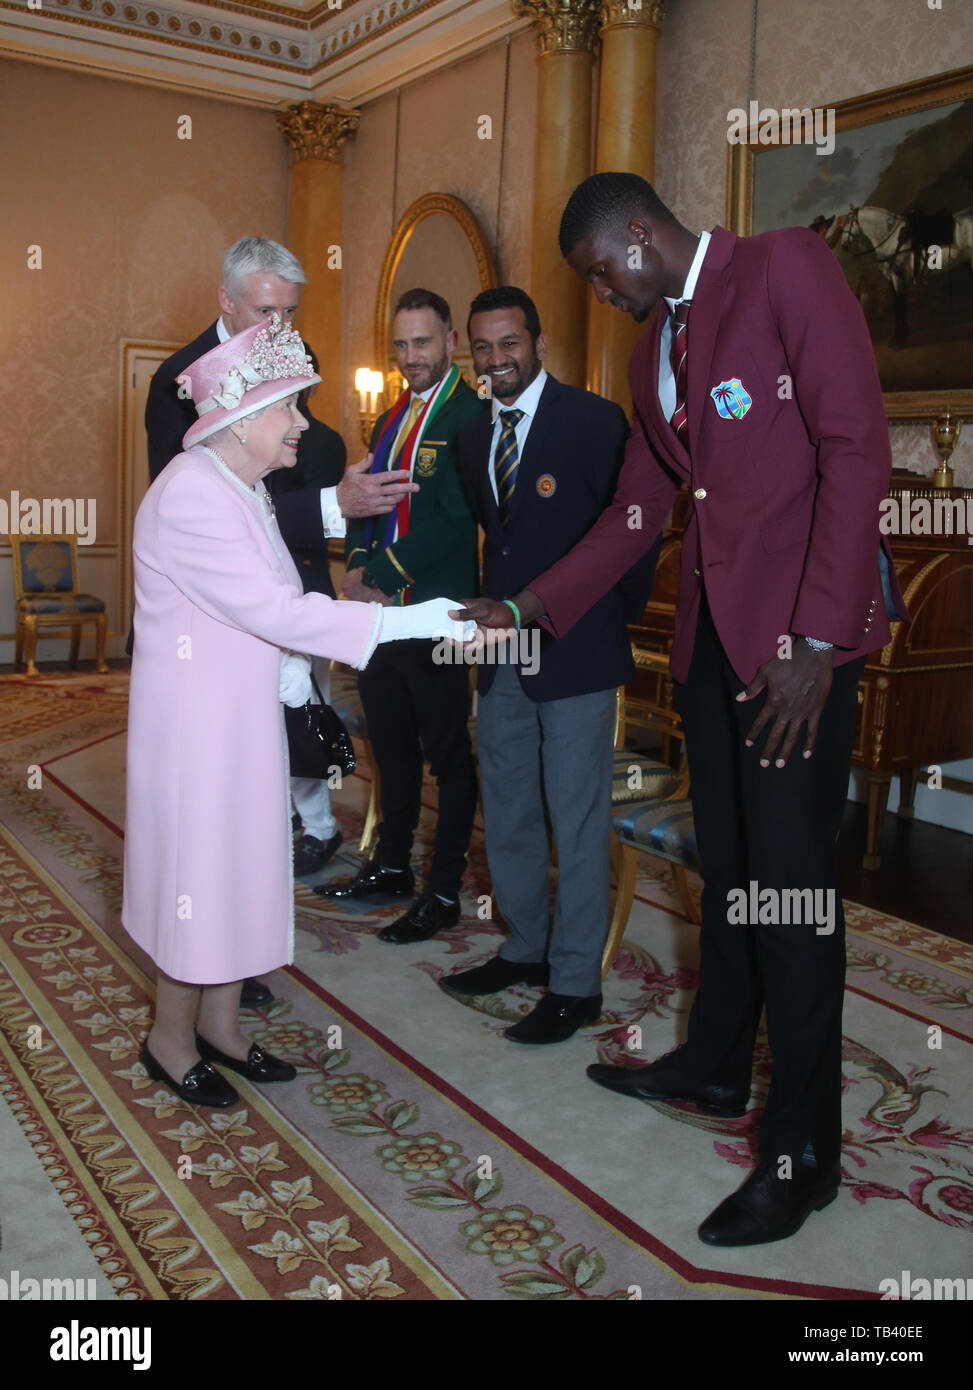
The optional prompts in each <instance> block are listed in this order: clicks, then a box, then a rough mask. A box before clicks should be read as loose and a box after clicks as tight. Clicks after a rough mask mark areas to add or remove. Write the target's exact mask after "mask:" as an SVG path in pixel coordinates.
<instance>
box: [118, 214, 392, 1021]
mask: <svg viewBox="0 0 973 1390" xmlns="http://www.w3.org/2000/svg"><path fill="white" fill-rule="evenodd" d="M306 283H307V276H306V275H305V273H304V269H303V267H302V265H301V263H300V261H299V260H298V259H297V257H296V256H294V255H293V254H292V253H291V252H290V251H288V250H287V247H286V246H281V245H280V243H279V242H276V241H271V240H270V239H269V238H267V237H241V238H240V240H239V241H237V242H236V243H235V244H234V245H233V246H231V247H230V249H229V251H228V252H227V253H226V255H225V256H224V258H223V267H222V275H221V279H220V287H219V303H220V311H221V312H220V317H219V318H218V319H217V320H216V322H215V323H211V324H210V326H209V327H208V328H207V329H206V330H205V331H204V332H203V333H201V334H200V335H199V337H198V338H196V339H195V340H194V341H193V342H191V343H189V344H187V346H186V347H184V348H180V350H179V351H178V352H176V353H173V355H172V356H171V357H169V358H167V360H166V361H165V362H163V363H162V365H161V366H160V367H159V368H158V369H157V370H156V372H155V374H154V376H153V377H152V381H151V384H150V386H149V394H148V399H147V401H146V406H145V429H146V434H147V437H148V454H149V475H150V477H152V478H153V479H154V478H156V477H157V476H158V475H159V474H160V473H161V472H162V470H163V468H165V466H166V464H168V463H169V461H170V460H171V459H173V458H175V456H176V455H177V454H180V453H182V439H183V435H184V434H185V433H186V431H187V430H188V429H189V427H190V425H192V424H194V423H195V421H196V418H197V417H196V411H195V408H194V406H193V402H192V400H191V399H189V398H188V397H186V396H183V395H181V394H180V392H179V390H178V388H177V386H176V378H177V377H178V376H179V375H180V374H181V373H182V372H184V371H185V370H186V368H187V367H189V366H190V364H191V363H193V362H195V361H196V360H197V359H198V358H200V357H202V355H203V354H204V353H206V352H209V351H210V350H211V349H212V348H215V347H216V346H217V344H218V343H225V342H226V341H227V339H228V338H232V337H233V336H234V335H235V334H237V333H242V332H243V330H244V329H245V328H252V327H253V325H254V324H257V323H260V322H261V321H262V320H263V319H269V317H270V315H271V314H274V313H276V314H279V315H280V317H281V318H282V319H283V320H284V322H285V323H290V322H291V321H292V319H293V317H294V314H295V312H296V311H297V307H298V303H299V300H300V293H301V286H302V285H304V284H306ZM332 433H333V432H332ZM309 434H310V432H306V433H305V434H303V435H302V436H301V443H300V444H299V446H298V454H297V461H298V467H301V449H302V446H304V447H305V448H306V447H307V441H308V436H309ZM335 440H336V441H337V442H339V443H340V436H338V435H335ZM342 451H343V445H342ZM370 464H371V455H369V456H368V457H367V458H365V459H362V460H361V461H360V462H359V463H356V464H351V465H350V466H349V467H348V468H347V470H346V471H345V474H344V476H343V477H342V479H341V482H340V483H338V484H337V486H335V487H304V488H298V489H295V490H293V491H285V490H277V489H274V488H273V487H272V485H271V480H272V479H273V478H274V474H270V475H269V478H268V487H269V488H270V489H271V491H272V495H273V498H274V508H275V511H276V515H277V523H278V526H279V527H280V532H281V535H282V536H283V538H284V541H285V542H286V544H287V546H288V549H289V550H291V551H292V552H295V551H300V552H302V553H307V552H313V551H317V552H322V553H323V554H325V555H326V554H327V548H328V538H329V537H330V536H343V535H344V533H345V528H344V518H345V517H353V516H374V515H376V514H380V515H382V514H385V513H387V512H390V511H391V510H392V509H393V507H396V506H397V505H398V503H399V500H400V498H402V497H404V496H405V495H406V493H409V492H417V491H418V490H419V489H418V485H416V484H414V483H411V482H410V481H409V474H408V473H407V472H404V471H401V470H400V471H398V472H395V473H380V474H370V473H369V472H368V468H369V466H370ZM318 674H319V682H320V678H321V676H322V675H323V672H319V673H318ZM324 696H325V699H327V691H326V690H325V691H324ZM291 792H292V795H293V798H294V804H295V806H296V808H297V812H298V815H299V816H300V817H301V822H302V825H303V827H304V831H305V833H304V835H303V837H302V840H301V843H300V846H299V851H300V855H299V860H300V862H299V863H298V864H297V865H296V867H298V869H300V868H301V867H302V865H303V872H305V873H309V872H313V871H315V870H317V869H320V868H323V867H324V865H325V864H326V863H327V862H328V860H329V859H330V858H331V857H332V855H333V854H334V852H335V850H336V849H337V848H338V846H339V844H340V843H341V836H340V834H338V833H337V826H336V824H335V822H334V818H333V816H332V814H331V805H330V799H329V796H328V785H327V783H326V782H323V781H321V782H311V781H309V780H308V779H306V778H304V779H298V778H293V779H292V781H291ZM272 997H273V996H272V994H271V992H270V990H269V989H268V987H267V986H266V985H265V984H263V983H262V982H261V981H260V980H246V981H244V986H243V997H242V1003H243V1004H244V1005H253V1004H263V1003H267V1002H269V1000H270V999H272Z"/></svg>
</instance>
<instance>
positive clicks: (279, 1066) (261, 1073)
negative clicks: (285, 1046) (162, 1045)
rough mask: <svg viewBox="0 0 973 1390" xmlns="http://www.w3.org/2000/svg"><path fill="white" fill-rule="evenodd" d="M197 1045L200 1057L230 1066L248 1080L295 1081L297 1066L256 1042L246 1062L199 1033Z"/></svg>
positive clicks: (223, 1065) (222, 1065)
mask: <svg viewBox="0 0 973 1390" xmlns="http://www.w3.org/2000/svg"><path fill="white" fill-rule="evenodd" d="M196 1046H197V1047H198V1048H199V1055H200V1057H204V1058H205V1059H206V1061H207V1062H219V1064H220V1066H221V1067H229V1068H230V1070H231V1071H235V1072H237V1073H238V1074H239V1075H240V1076H243V1077H245V1078H246V1079H247V1081H257V1082H264V1081H293V1080H294V1078H295V1076H297V1068H296V1067H292V1066H291V1064H290V1062H282V1061H281V1060H280V1058H279V1057H274V1056H272V1055H271V1054H270V1053H269V1052H265V1051H264V1050H263V1048H262V1047H259V1046H258V1045H257V1044H256V1043H253V1045H252V1046H251V1048H250V1051H249V1052H248V1053H247V1058H246V1061H245V1062H244V1061H241V1060H240V1058H239V1057H230V1056H228V1055H227V1053H225V1052H221V1051H220V1049H219V1048H218V1047H214V1046H213V1044H212V1043H208V1042H207V1041H206V1039H205V1038H203V1037H200V1035H199V1034H198V1033H197V1034H196Z"/></svg>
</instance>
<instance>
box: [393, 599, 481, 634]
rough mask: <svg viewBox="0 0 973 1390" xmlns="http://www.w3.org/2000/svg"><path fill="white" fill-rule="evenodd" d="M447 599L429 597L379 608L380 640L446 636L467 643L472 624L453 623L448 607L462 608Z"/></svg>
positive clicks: (473, 623)
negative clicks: (401, 605)
mask: <svg viewBox="0 0 973 1390" xmlns="http://www.w3.org/2000/svg"><path fill="white" fill-rule="evenodd" d="M463 606H464V605H463V604H462V603H457V602H456V601H455V599H451V598H431V599H427V601H426V602H425V603H414V604H410V605H409V607H407V608H383V609H382V630H381V632H380V633H379V638H378V640H379V641H380V642H398V641H400V640H401V639H402V638H405V637H449V638H450V639H451V640H452V641H453V642H469V641H470V640H471V639H472V638H473V637H474V636H475V634H476V623H475V622H473V620H472V619H469V620H468V621H467V622H465V623H459V622H454V621H453V619H452V618H450V617H449V610H450V609H451V608H453V609H456V608H462V607H463Z"/></svg>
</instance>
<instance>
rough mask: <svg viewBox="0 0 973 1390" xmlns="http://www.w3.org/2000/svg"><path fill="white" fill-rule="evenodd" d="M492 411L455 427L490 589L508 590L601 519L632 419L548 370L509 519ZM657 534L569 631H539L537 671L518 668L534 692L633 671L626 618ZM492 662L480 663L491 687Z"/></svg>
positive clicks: (643, 590)
mask: <svg viewBox="0 0 973 1390" xmlns="http://www.w3.org/2000/svg"><path fill="white" fill-rule="evenodd" d="M492 436H493V421H492V418H491V413H490V412H486V413H484V414H483V415H482V416H481V417H480V418H479V419H477V420H475V421H474V422H473V424H471V425H469V426H468V427H467V428H466V429H465V430H464V431H463V433H462V434H461V435H460V437H459V457H460V477H461V480H462V482H463V485H464V488H465V490H466V494H467V498H468V500H469V503H470V509H471V511H472V512H473V515H474V516H475V517H476V519H477V521H478V522H479V524H480V525H481V526H482V527H483V531H484V540H483V584H482V592H483V594H484V595H485V596H486V597H487V598H496V599H503V598H510V597H513V595H514V594H516V593H517V592H518V591H519V590H520V589H523V588H525V587H527V586H528V585H529V584H530V581H531V580H532V579H533V578H534V577H535V575H537V574H540V573H541V572H542V571H544V570H545V569H547V568H548V567H549V566H550V565H553V564H554V563H555V562H556V561H557V560H559V559H560V558H561V557H562V556H563V555H566V554H567V553H568V551H569V550H570V549H571V548H572V546H574V545H575V544H576V543H577V542H578V541H579V540H580V539H581V538H582V536H584V535H585V534H586V532H587V531H588V530H589V529H590V528H591V527H592V526H593V525H594V523H595V522H596V521H597V520H598V518H599V516H600V515H601V513H602V512H603V511H604V509H605V507H607V506H608V505H609V503H610V502H611V500H612V496H613V494H614V491H615V484H616V481H617V479H618V473H619V470H620V468H621V466H622V461H623V459H624V455H625V441H626V439H627V438H628V421H627V420H626V418H625V414H624V411H622V410H621V408H620V407H619V406H617V405H614V404H613V403H612V402H611V401H606V400H604V399H603V398H602V397H601V396H595V395H593V394H592V393H591V392H590V391H581V390H578V389H577V388H576V387H574V386H565V385H563V383H561V382H560V381H558V380H557V379H556V378H555V377H553V376H549V377H548V379H547V381H546V382H545V384H544V389H543V391H542V392H541V396H540V401H539V402H538V406H537V413H536V415H535V416H534V419H533V421H532V422H531V427H530V430H529V432H528V435H527V441H526V443H525V445H524V452H523V456H522V458H521V459H520V462H519V466H518V470H517V483H516V487H515V489H514V492H513V496H512V497H511V501H510V507H509V512H510V517H509V520H508V522H507V525H506V526H504V525H503V524H502V523H501V521H500V513H499V509H498V507H497V503H496V501H495V499H494V496H493V489H492V488H491V486H490V473H489V470H490V466H491V465H490V445H491V442H492ZM660 543H661V537H659V538H657V539H656V541H655V543H654V544H653V545H652V546H651V547H649V548H648V550H647V551H646V552H645V553H643V554H642V555H641V556H640V558H639V559H638V560H637V562H636V563H635V565H633V566H632V568H631V569H630V570H629V571H628V572H627V573H626V574H625V575H623V576H622V578H621V579H619V580H618V582H617V583H616V584H615V585H613V587H612V588H611V589H609V591H608V592H607V593H606V594H604V596H603V597H602V598H600V599H599V600H598V602H597V603H595V604H594V605H593V606H592V608H591V609H590V610H589V611H588V613H587V614H585V616H584V617H583V618H582V619H580V621H578V622H577V623H575V624H574V626H573V627H572V628H571V631H570V632H568V633H567V634H566V635H565V636H564V637H560V638H555V637H553V636H552V635H551V634H550V633H548V632H544V631H540V659H539V665H538V670H537V672H536V674H534V675H529V674H525V673H524V671H523V669H521V671H520V681H521V685H522V687H523V690H524V693H525V694H526V695H528V696H529V697H530V698H531V699H532V700H537V701H541V700H559V699H564V698H567V697H569V696H574V695H589V694H591V693H592V692H593V691H596V690H608V689H612V688H614V687H616V686H619V685H624V684H625V682H626V681H627V680H630V679H631V677H632V675H633V674H634V671H635V666H634V663H633V661H632V646H631V641H630V638H629V634H628V623H630V622H634V621H635V619H636V618H638V617H640V616H641V614H642V612H643V610H644V608H645V603H646V600H647V599H648V596H649V592H650V590H651V588H652V581H653V578H654V576H655V565H656V561H657V559H658V557H659V545H660ZM495 672H496V667H495V666H492V665H488V664H486V663H484V664H483V665H481V666H480V668H479V677H478V688H479V690H480V692H481V693H485V692H486V691H487V690H489V688H490V686H491V684H492V682H493V677H494V674H495Z"/></svg>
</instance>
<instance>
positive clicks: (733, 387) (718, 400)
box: [710, 376, 753, 420]
mask: <svg viewBox="0 0 973 1390" xmlns="http://www.w3.org/2000/svg"><path fill="white" fill-rule="evenodd" d="M710 395H711V396H712V397H713V404H714V405H715V406H716V410H717V413H718V414H719V415H720V417H721V419H723V420H742V419H743V417H744V415H746V413H747V411H748V410H749V409H750V407H751V406H752V405H753V398H752V396H751V395H750V393H749V392H748V391H747V388H746V387H745V386H744V384H743V382H742V381H741V380H740V378H739V377H738V376H732V377H730V379H729V381H721V382H720V384H719V386H714V387H713V389H712V391H711V392H710Z"/></svg>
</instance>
